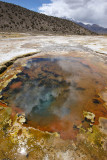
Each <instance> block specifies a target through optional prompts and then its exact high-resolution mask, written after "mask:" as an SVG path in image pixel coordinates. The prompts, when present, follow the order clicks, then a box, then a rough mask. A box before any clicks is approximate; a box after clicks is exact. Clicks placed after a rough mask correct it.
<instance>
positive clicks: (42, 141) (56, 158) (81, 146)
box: [0, 33, 107, 160]
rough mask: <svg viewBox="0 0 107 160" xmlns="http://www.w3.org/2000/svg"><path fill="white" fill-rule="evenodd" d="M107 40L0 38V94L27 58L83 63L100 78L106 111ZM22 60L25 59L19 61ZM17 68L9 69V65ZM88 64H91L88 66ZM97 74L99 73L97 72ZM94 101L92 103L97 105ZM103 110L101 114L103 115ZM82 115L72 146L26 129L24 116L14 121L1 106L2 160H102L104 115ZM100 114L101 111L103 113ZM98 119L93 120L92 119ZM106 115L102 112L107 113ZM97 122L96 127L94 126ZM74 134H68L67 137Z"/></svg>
mask: <svg viewBox="0 0 107 160" xmlns="http://www.w3.org/2000/svg"><path fill="white" fill-rule="evenodd" d="M106 44H107V37H106V36H53V35H48V36H46V35H33V36H32V35H30V34H29V35H28V34H15V33H14V34H8V33H7V34H6V33H1V34H0V73H1V75H0V92H2V90H3V89H4V88H5V87H6V86H7V85H8V83H9V82H10V81H11V79H14V78H16V77H17V73H20V72H21V66H23V65H25V64H24V62H26V60H27V59H29V57H30V56H32V57H35V56H37V57H38V56H44V57H47V56H53V55H54V56H72V57H82V58H84V59H85V60H86V61H85V62H84V64H87V63H86V62H88V65H90V66H91V67H92V68H93V69H94V70H96V72H97V70H99V71H98V73H99V74H100V75H101V76H102V81H103V82H104V84H103V89H102V90H101V88H100V85H99V88H98V90H101V92H100V93H98V94H99V97H100V99H101V101H102V103H103V105H102V107H103V108H104V109H105V110H107V74H106V73H107V55H106V54H107V45H106ZM23 57H25V58H24V59H23ZM16 62H18V64H20V65H19V66H17V69H11V66H12V64H14V63H16ZM90 62H92V63H90ZM96 68H97V69H96ZM97 102H98V101H96V102H95V103H97ZM105 110H104V111H105ZM97 112H98V109H95V111H94V112H87V111H83V113H82V114H83V121H84V122H85V123H86V126H88V127H87V128H84V125H83V124H82V123H80V124H79V125H78V126H74V127H75V129H77V130H78V135H77V137H76V139H75V140H64V139H62V138H61V137H60V134H58V133H56V132H55V133H50V132H46V131H45V132H43V131H40V130H38V129H35V128H32V127H30V126H29V127H28V126H26V118H25V115H24V114H16V115H14V117H13V116H12V109H11V106H10V107H8V106H7V104H5V103H3V102H2V101H0V160H3V159H5V160H14V159H16V160H22V159H23V160H26V159H29V160H33V159H38V160H78V159H81V160H95V159H97V160H106V157H107V115H106V114H104V113H101V115H103V114H104V115H105V116H104V117H102V116H101V117H100V115H99V117H97ZM102 112H103V111H102ZM95 113H96V114H95ZM105 113H106V112H105ZM96 119H97V122H96ZM71 134H72V133H71Z"/></svg>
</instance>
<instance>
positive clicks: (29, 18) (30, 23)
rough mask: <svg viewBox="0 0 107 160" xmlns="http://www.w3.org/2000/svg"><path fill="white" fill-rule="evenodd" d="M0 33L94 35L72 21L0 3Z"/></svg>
mask: <svg viewBox="0 0 107 160" xmlns="http://www.w3.org/2000/svg"><path fill="white" fill-rule="evenodd" d="M0 31H3V32H4V31H7V32H35V33H36V32H45V33H58V34H77V35H94V34H95V33H93V32H91V31H89V30H87V29H85V28H83V27H81V26H79V25H77V24H75V23H74V22H72V21H69V20H64V19H60V18H56V17H51V16H47V15H44V14H40V13H37V12H33V11H30V10H28V9H25V8H23V7H20V6H17V5H14V4H10V3H5V2H1V1H0Z"/></svg>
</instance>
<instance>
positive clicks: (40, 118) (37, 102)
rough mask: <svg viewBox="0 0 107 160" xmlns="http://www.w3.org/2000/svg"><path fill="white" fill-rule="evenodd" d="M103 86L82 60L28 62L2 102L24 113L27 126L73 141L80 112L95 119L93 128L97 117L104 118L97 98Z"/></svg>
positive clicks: (4, 92) (60, 58) (7, 89)
mask: <svg viewBox="0 0 107 160" xmlns="http://www.w3.org/2000/svg"><path fill="white" fill-rule="evenodd" d="M17 65H18V64H16V67H17ZM103 82H104V81H103V78H102V75H101V74H100V73H99V71H98V70H97V68H96V67H93V66H91V63H87V61H86V60H85V59H84V58H80V57H71V56H70V57H67V56H66V57H64V56H63V57H48V58H44V57H39V58H31V59H29V60H27V62H26V66H25V67H23V69H22V72H21V73H19V74H17V78H16V79H13V80H12V81H11V82H10V83H9V84H8V86H7V87H6V88H4V89H3V90H2V93H1V94H2V98H1V100H2V101H4V102H6V103H7V104H8V105H9V106H11V107H12V109H13V112H18V113H21V112H25V114H26V118H27V125H30V126H33V127H35V128H38V129H40V130H43V131H50V132H58V133H60V135H61V137H62V138H63V139H74V138H75V137H76V135H77V133H78V130H77V129H75V128H76V126H78V125H79V124H81V122H82V120H83V110H86V111H90V112H93V113H94V114H95V115H96V119H95V124H97V123H98V118H99V117H101V116H102V117H105V116H106V114H107V111H106V109H105V108H104V107H103V101H102V100H101V98H100V97H99V95H98V94H99V92H100V91H101V90H103V87H104V85H105V84H104V83H103ZM84 126H85V125H84Z"/></svg>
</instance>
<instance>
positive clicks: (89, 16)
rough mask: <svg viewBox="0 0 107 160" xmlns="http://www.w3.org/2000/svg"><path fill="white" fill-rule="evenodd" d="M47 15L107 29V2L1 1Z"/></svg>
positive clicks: (73, 0)
mask: <svg viewBox="0 0 107 160" xmlns="http://www.w3.org/2000/svg"><path fill="white" fill-rule="evenodd" d="M0 1H5V2H9V3H14V4H17V5H20V6H22V7H25V8H27V9H30V10H33V11H37V12H40V13H43V14H46V15H50V16H56V17H61V18H62V17H63V18H69V19H73V20H75V21H78V22H83V23H86V24H87V23H89V24H98V25H100V26H103V27H106V28H107V0H0Z"/></svg>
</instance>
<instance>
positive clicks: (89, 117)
mask: <svg viewBox="0 0 107 160" xmlns="http://www.w3.org/2000/svg"><path fill="white" fill-rule="evenodd" d="M83 115H84V117H85V119H86V120H88V121H90V122H91V123H94V121H95V114H94V113H91V112H86V111H84V112H83Z"/></svg>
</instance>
